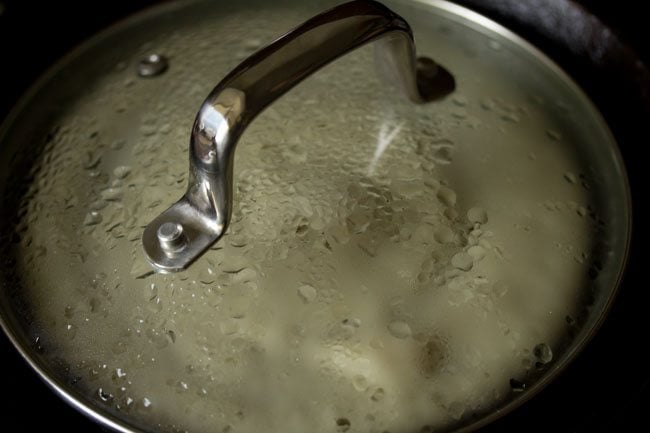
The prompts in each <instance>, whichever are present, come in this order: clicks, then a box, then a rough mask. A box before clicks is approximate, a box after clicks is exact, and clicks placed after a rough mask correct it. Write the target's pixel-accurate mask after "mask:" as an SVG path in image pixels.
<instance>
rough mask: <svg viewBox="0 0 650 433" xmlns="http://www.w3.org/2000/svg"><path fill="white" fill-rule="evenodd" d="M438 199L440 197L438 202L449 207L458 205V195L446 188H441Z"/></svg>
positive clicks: (437, 195)
mask: <svg viewBox="0 0 650 433" xmlns="http://www.w3.org/2000/svg"><path fill="white" fill-rule="evenodd" d="M436 197H438V200H440V201H441V202H442V203H444V204H446V205H447V206H454V205H455V204H456V193H455V192H454V191H453V190H452V189H450V188H447V187H446V186H441V187H440V189H439V190H438V192H437V194H436Z"/></svg>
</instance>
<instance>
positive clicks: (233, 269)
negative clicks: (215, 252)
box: [221, 254, 248, 274]
mask: <svg viewBox="0 0 650 433" xmlns="http://www.w3.org/2000/svg"><path fill="white" fill-rule="evenodd" d="M246 266H248V260H246V258H245V257H242V256H237V255H233V254H228V255H226V257H225V258H224V261H223V262H222V263H221V271H223V272H226V273H229V274H234V273H237V272H239V271H241V270H242V269H244V268H246Z"/></svg>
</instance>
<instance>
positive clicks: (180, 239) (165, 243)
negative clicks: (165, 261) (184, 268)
mask: <svg viewBox="0 0 650 433" xmlns="http://www.w3.org/2000/svg"><path fill="white" fill-rule="evenodd" d="M157 234H158V241H159V242H160V246H161V247H162V249H163V250H164V251H165V252H168V253H175V252H178V251H181V250H182V249H183V248H185V245H186V243H187V242H186V237H185V235H184V234H183V226H182V225H181V224H178V223H172V222H166V223H164V224H161V225H160V227H158V232H157Z"/></svg>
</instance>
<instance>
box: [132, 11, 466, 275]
mask: <svg viewBox="0 0 650 433" xmlns="http://www.w3.org/2000/svg"><path fill="white" fill-rule="evenodd" d="M380 38H381V40H380V42H381V44H380V45H379V50H378V52H379V53H380V54H381V56H378V60H379V61H380V65H379V66H381V69H382V70H383V71H384V73H386V74H387V75H388V77H389V79H390V80H391V81H392V82H394V83H396V84H397V85H398V86H399V87H400V90H401V91H402V92H403V93H404V94H405V95H406V96H408V97H409V99H411V100H412V101H413V102H416V103H422V102H427V101H431V100H433V99H436V98H439V97H441V96H444V95H446V94H448V93H449V92H451V91H452V90H453V89H454V85H455V84H454V79H453V77H452V76H451V75H450V74H449V73H448V72H447V71H446V70H444V69H443V68H442V67H439V66H438V65H436V63H435V62H433V60H431V59H428V58H419V59H417V61H416V58H415V47H414V43H413V35H412V33H411V29H410V27H409V25H408V24H407V22H406V21H405V20H404V19H403V18H401V17H400V16H399V15H397V14H395V13H394V12H392V11H391V10H390V9H388V8H387V7H385V6H383V5H382V4H380V3H377V2H375V1H370V0H357V1H352V2H349V3H345V4H342V5H340V6H337V7H335V8H333V9H330V10H328V11H326V12H323V13H321V14H319V15H317V16H315V17H314V18H312V19H310V20H308V21H306V22H305V23H303V24H302V25H300V26H299V27H297V28H295V29H294V30H292V31H290V32H288V33H287V34H285V35H284V36H282V37H280V38H278V39H277V40H276V41H274V42H273V43H271V44H270V45H268V46H267V47H265V48H263V49H261V50H259V51H258V52H256V53H255V54H253V55H252V56H250V57H249V58H248V59H246V60H244V61H243V62H242V63H241V64H240V65H239V66H237V67H236V68H235V69H234V70H233V71H232V72H230V74H228V75H227V76H226V77H225V78H224V79H223V80H222V81H221V82H220V83H219V84H218V85H217V86H216V87H215V88H214V90H213V91H212V92H210V94H209V95H208V97H207V98H206V100H205V101H204V102H203V105H202V106H201V109H200V110H199V113H198V115H197V116H196V119H195V121H194V126H193V128H192V137H191V139H190V176H189V185H188V188H187V192H186V193H185V195H184V196H183V197H182V198H181V199H180V200H179V201H178V202H176V203H175V204H174V205H172V206H171V207H170V208H169V209H167V210H166V211H164V212H163V213H162V214H160V215H159V216H158V217H157V218H155V219H154V220H153V221H151V222H150V223H149V224H148V225H147V227H146V228H145V230H144V234H143V237H142V243H143V246H144V251H145V254H146V256H147V258H148V260H149V261H150V262H151V264H152V265H153V266H154V267H155V268H156V269H157V270H158V271H160V272H174V271H178V270H181V269H183V268H185V267H187V266H188V265H189V264H190V263H191V262H192V261H193V260H195V259H196V258H198V257H199V256H200V255H201V254H202V253H203V252H204V251H205V250H206V249H207V248H208V247H210V245H212V244H213V243H214V242H216V241H217V240H218V239H219V238H220V237H221V235H222V234H223V233H224V232H225V230H226V228H227V227H228V223H229V221H230V215H231V212H232V190H233V180H232V172H233V156H234V152H235V146H236V145H237V141H238V140H239V137H240V136H241V134H242V133H243V132H244V130H245V129H246V127H247V126H248V124H249V123H250V122H251V121H252V120H253V119H254V118H255V117H256V116H257V115H258V114H259V113H260V112H262V110H264V108H266V107H267V106H268V105H269V104H271V103H272V102H273V101H275V100H276V99H277V98H279V97H280V96H282V95H283V94H284V93H285V92H287V91H288V90H289V89H291V88H292V87H294V86H295V85H296V84H298V83H299V82H301V81H302V80H303V79H305V78H306V77H308V76H309V75H311V74H312V73H314V72H315V71H317V70H318V69H320V68H322V67H323V66H325V65H326V64H328V63H330V62H331V61H333V60H335V59H337V58H338V57H340V56H342V55H344V54H346V53H348V52H350V51H352V50H354V49H356V48H358V47H360V46H362V45H364V44H366V43H368V42H371V41H374V40H376V39H380Z"/></svg>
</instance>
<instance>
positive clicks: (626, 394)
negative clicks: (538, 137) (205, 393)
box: [0, 0, 650, 433]
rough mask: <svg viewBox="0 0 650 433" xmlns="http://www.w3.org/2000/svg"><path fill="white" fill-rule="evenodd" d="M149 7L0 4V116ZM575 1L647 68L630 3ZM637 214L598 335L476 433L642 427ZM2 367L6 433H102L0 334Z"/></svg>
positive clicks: (631, 164)
mask: <svg viewBox="0 0 650 433" xmlns="http://www.w3.org/2000/svg"><path fill="white" fill-rule="evenodd" d="M492 1H499V0H492ZM557 1H565V0H557ZM459 2H460V3H466V4H467V3H470V4H471V3H474V4H475V3H477V2H476V1H471V0H467V1H461V0H459ZM154 3H156V1H154V0H130V1H111V2H83V3H79V4H72V2H64V1H62V2H36V1H33V0H13V1H8V0H0V11H1V12H0V58H1V59H2V62H1V64H0V89H1V90H0V118H4V116H5V114H6V113H7V111H8V110H9V109H10V108H11V106H12V105H13V104H14V103H15V101H16V100H17V99H18V98H19V97H20V95H21V94H22V93H23V92H24V91H25V90H26V89H27V87H28V86H29V85H30V84H31V83H32V82H33V81H34V80H35V79H36V78H38V76H39V75H40V74H41V73H42V72H43V71H44V70H45V69H46V68H47V67H48V66H49V65H51V64H52V63H54V62H55V61H56V60H57V59H58V58H59V57H61V56H62V55H63V54H65V52H67V51H69V50H70V49H71V48H72V47H74V46H75V45H77V44H78V43H79V42H81V41H82V40H84V39H86V38H87V37H89V36H91V35H92V34H94V33H95V32H97V31H98V30H100V29H102V28H104V27H106V26H108V25H110V24H111V23H113V22H115V21H117V20H118V19H120V18H122V17H124V16H126V15H129V14H130V13H132V12H134V11H136V10H139V9H142V8H144V7H146V6H149V5H151V4H154ZM485 3H486V4H487V3H489V1H488V0H485ZM581 3H582V4H584V5H585V6H586V7H587V8H589V9H590V10H593V11H595V13H596V14H598V15H599V17H600V18H601V19H602V20H603V21H604V22H606V23H607V24H609V25H610V26H612V28H614V29H615V30H616V31H617V32H618V33H619V34H620V35H622V37H623V38H624V39H625V40H626V41H627V42H628V43H630V44H631V45H632V46H634V47H636V49H637V51H638V52H640V53H641V57H642V58H644V59H645V61H646V64H650V44H646V41H650V28H648V26H645V25H644V24H645V23H644V19H645V18H644V15H643V14H642V13H641V12H640V11H637V10H636V9H635V7H638V6H635V5H636V2H635V0H618V1H617V2H615V3H616V4H613V2H608V1H606V0H582V1H581ZM649 120H650V119H649ZM622 152H623V154H624V156H625V159H626V162H628V171H629V173H630V178H631V183H632V190H633V192H634V191H635V190H640V189H641V181H642V179H641V173H642V171H641V170H642V165H641V164H642V161H643V160H642V158H641V153H640V152H641V149H638V148H627V149H626V148H623V149H622ZM636 197H637V198H638V197H640V195H638V194H637V195H636ZM644 216H645V211H644V210H643V209H641V207H640V204H638V205H637V208H636V209H635V221H636V225H635V232H634V242H633V245H632V253H631V259H630V263H629V265H628V270H627V273H626V277H625V280H624V282H623V285H622V289H621V291H620V294H619V297H618V299H617V301H616V303H615V305H614V307H613V309H612V311H611V313H610V315H609V317H608V319H607V320H606V322H605V324H604V325H603V327H602V329H601V330H600V331H599V332H598V334H597V335H596V337H595V338H594V339H593V340H592V341H591V342H590V343H589V344H588V346H587V347H586V349H585V350H584V351H583V352H582V353H581V354H580V355H579V356H578V358H577V359H576V360H575V361H574V362H573V363H572V364H571V365H570V366H569V368H568V369H567V370H566V371H565V372H563V373H562V375H561V376H560V377H559V378H558V379H557V380H556V381H554V382H553V383H552V384H551V385H549V386H548V387H547V388H546V389H544V390H543V391H542V392H541V393H540V394H539V395H537V396H536V397H534V398H533V399H532V400H531V401H529V402H527V403H525V404H524V405H523V406H522V407H520V408H519V409H517V410H515V411H514V412H513V413H511V414H509V415H508V416H506V417H504V418H502V419H500V420H498V421H497V422H495V423H493V424H491V425H490V426H488V427H485V428H484V429H482V430H481V432H486V433H492V432H494V433H496V432H515V431H517V432H521V431H526V432H529V433H538V432H539V433H542V432H544V433H547V432H555V433H565V432H566V433H569V432H571V433H583V432H584V433H586V432H589V433H599V432H600V433H611V432H620V431H635V430H637V427H636V426H637V425H644V421H645V413H644V409H645V408H647V407H650V368H648V361H647V360H646V358H645V356H644V353H645V349H646V348H645V343H646V342H648V341H650V339H648V326H647V323H646V317H647V316H646V314H645V313H646V311H647V306H648V305H650V304H649V302H650V294H649V293H650V291H648V290H647V288H646V285H645V284H643V283H644V279H643V277H644V274H643V268H642V266H643V265H644V263H643V261H644V259H645V257H644V249H645V247H644V244H645V241H646V240H647V229H646V228H645V227H644V221H645V220H646V219H645V218H644ZM0 334H1V333H0ZM0 366H1V371H2V377H3V379H2V384H3V387H2V391H3V398H2V401H3V402H2V403H0V408H1V409H0V411H1V412H2V414H3V417H2V418H3V419H2V422H3V423H5V425H7V423H8V424H9V425H13V426H14V428H13V429H12V428H8V429H6V430H5V429H3V430H4V431H26V432H29V431H47V430H54V429H64V431H66V432H101V431H104V430H102V428H100V427H98V426H97V425H96V424H94V422H92V421H90V420H88V419H86V418H85V417H84V416H82V415H80V414H79V413H77V412H76V411H75V410H74V409H72V408H71V407H70V406H68V405H67V404H66V403H65V402H63V400H62V399H60V398H59V397H58V396H56V395H55V394H54V393H53V392H52V391H51V390H50V389H49V388H47V387H46V386H45V385H44V384H43V382H42V381H41V380H40V379H39V378H38V377H37V376H36V374H35V373H33V372H32V371H31V369H30V368H29V367H28V366H27V364H26V363H25V362H24V361H23V359H22V358H21V357H20V356H19V355H18V353H17V351H16V350H15V349H14V348H13V347H12V346H11V344H10V343H9V341H8V340H7V338H6V337H5V336H4V335H0Z"/></svg>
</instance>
